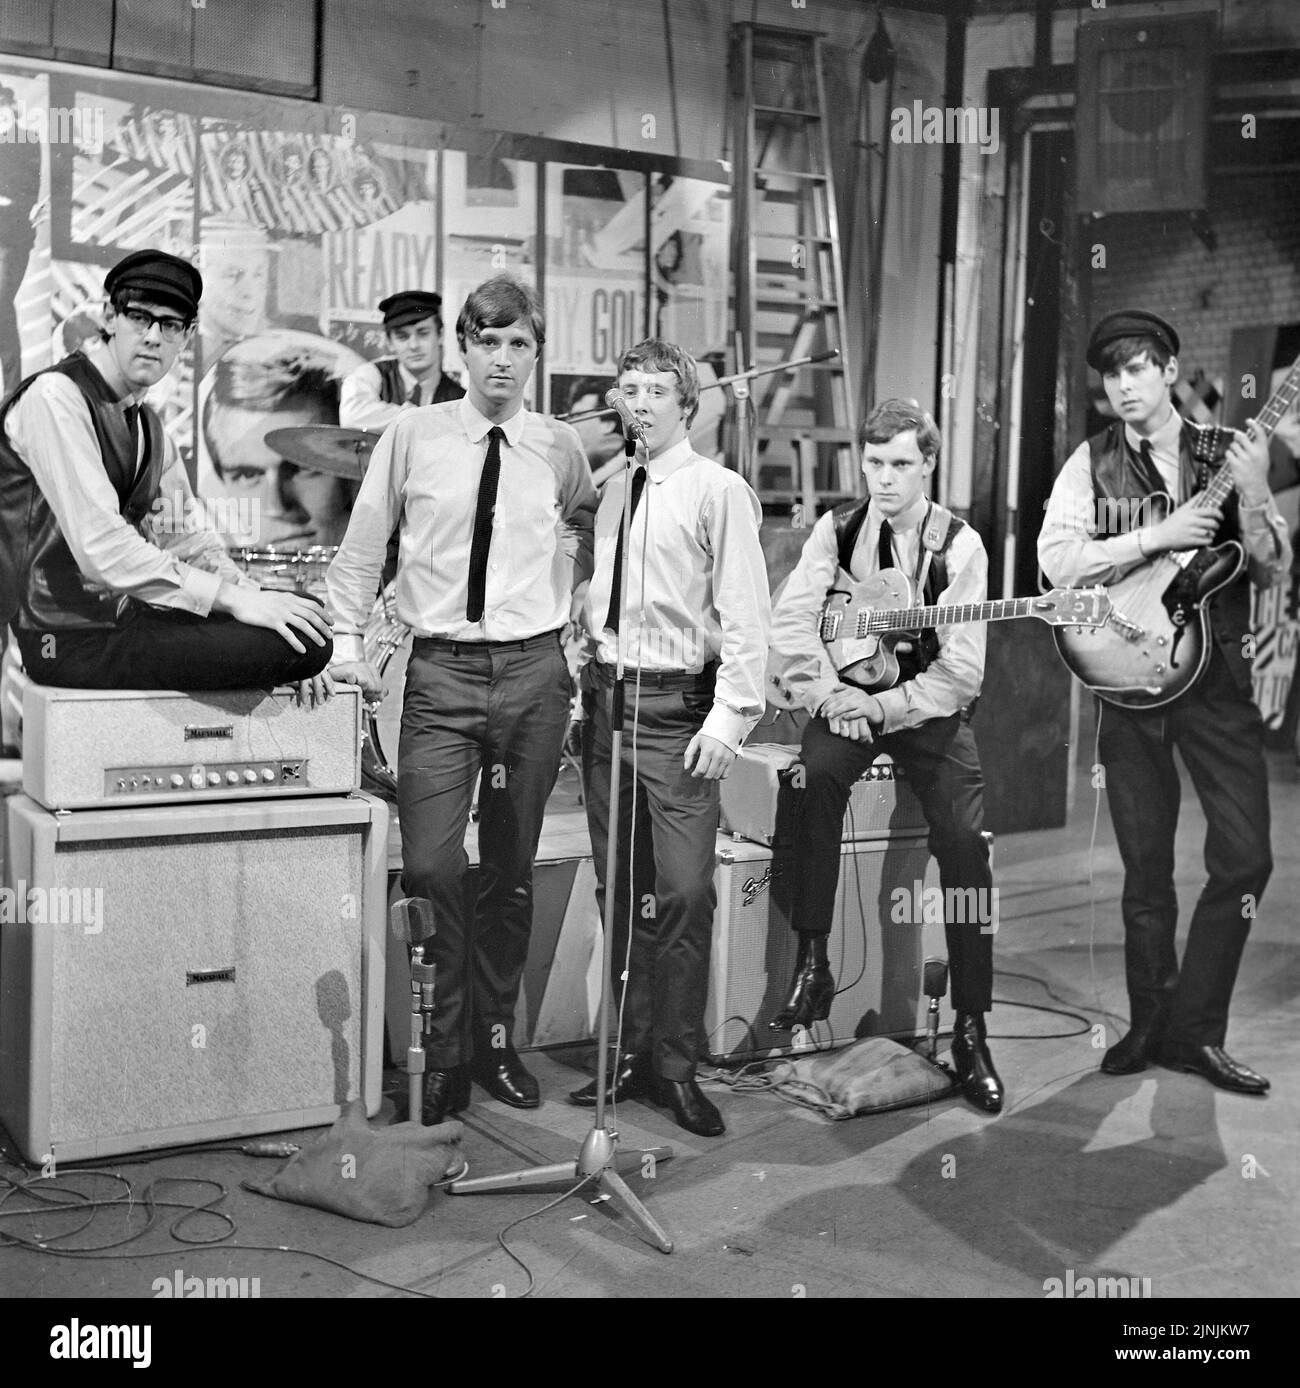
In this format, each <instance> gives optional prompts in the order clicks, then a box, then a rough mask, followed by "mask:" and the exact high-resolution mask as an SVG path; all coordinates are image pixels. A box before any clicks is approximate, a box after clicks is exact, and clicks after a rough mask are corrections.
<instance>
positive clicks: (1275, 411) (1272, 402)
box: [1198, 358, 1300, 507]
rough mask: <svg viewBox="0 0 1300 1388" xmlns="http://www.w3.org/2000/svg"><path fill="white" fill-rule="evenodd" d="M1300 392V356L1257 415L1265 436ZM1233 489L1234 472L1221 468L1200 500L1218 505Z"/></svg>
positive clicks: (1268, 434)
mask: <svg viewBox="0 0 1300 1388" xmlns="http://www.w3.org/2000/svg"><path fill="white" fill-rule="evenodd" d="M1297 394H1300V358H1297V359H1296V360H1295V361H1294V362H1293V363H1292V365H1291V370H1290V371H1288V372H1287V373H1286V379H1285V380H1284V381H1283V382H1282V384H1281V385H1279V386H1278V388H1277V389H1276V390H1275V391H1274V392H1273V394H1272V395H1270V396H1269V398H1268V403H1267V404H1266V405H1265V406H1264V408H1263V409H1262V410H1260V412H1259V413H1258V414H1257V415H1256V416H1255V420H1256V422H1257V423H1258V425H1259V427H1260V428H1261V429H1262V430H1263V431H1264V437H1265V438H1269V437H1271V436H1272V433H1273V430H1274V429H1276V428H1277V426H1278V421H1279V420H1280V419H1281V418H1282V416H1283V415H1284V414H1286V412H1287V411H1288V410H1289V409H1290V408H1291V403H1292V401H1294V399H1295V398H1296V395H1297ZM1231 491H1232V473H1231V472H1230V471H1229V470H1228V469H1227V468H1226V467H1224V468H1220V469H1219V470H1218V472H1216V473H1215V474H1214V476H1213V478H1211V479H1210V482H1209V485H1208V486H1207V487H1206V488H1205V490H1204V491H1203V492H1201V493H1200V495H1199V497H1198V500H1199V501H1200V503H1201V504H1202V505H1203V506H1207V507H1210V506H1218V505H1221V504H1222V503H1223V502H1225V501H1226V500H1227V499H1228V495H1229V493H1231Z"/></svg>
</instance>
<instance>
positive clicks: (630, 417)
mask: <svg viewBox="0 0 1300 1388" xmlns="http://www.w3.org/2000/svg"><path fill="white" fill-rule="evenodd" d="M605 403H606V404H607V405H608V406H609V407H610V409H611V410H614V411H616V412H617V414H618V419H619V423H620V424H622V426H623V434H624V436H625V437H626V438H629V439H631V440H632V441H633V442H635V443H645V426H644V425H643V424H642V423H641V421H640V420H639V419H638V418H637V417H636V415H634V414H633V413H632V407H631V406H630V405H629V404H628V403H627V399H626V398H625V397H624V395H623V392H622V391H621V390H620V389H619V387H618V386H615V387H614V388H613V389H612V390H607V391H606V392H605Z"/></svg>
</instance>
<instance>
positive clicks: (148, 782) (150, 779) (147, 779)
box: [140, 776, 153, 790]
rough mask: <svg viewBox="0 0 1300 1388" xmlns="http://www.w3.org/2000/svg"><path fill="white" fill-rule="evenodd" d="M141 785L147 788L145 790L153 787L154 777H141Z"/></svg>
mask: <svg viewBox="0 0 1300 1388" xmlns="http://www.w3.org/2000/svg"><path fill="white" fill-rule="evenodd" d="M140 784H141V785H142V786H143V787H144V788H145V790H148V789H149V787H150V786H151V785H153V777H152V776H141V777H140Z"/></svg>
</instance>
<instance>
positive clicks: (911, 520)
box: [870, 493, 930, 535]
mask: <svg viewBox="0 0 1300 1388" xmlns="http://www.w3.org/2000/svg"><path fill="white" fill-rule="evenodd" d="M929 504H930V498H929V497H928V496H926V495H925V494H924V493H922V494H921V495H920V496H918V497H917V498H916V500H915V501H914V502H913V503H912V504H911V505H910V506H909V507H908V508H907V510H906V511H903V512H900V513H899V514H898V515H897V516H895V517H893V518H892V519H891V520H890V521H889V528H890V529H891V530H892V531H893V532H894V534H895V535H897V534H899V533H900V532H903V531H908V530H915V529H916V528H917V526H919V525H920V524H921V522H922V521H923V520H924V519H925V512H926V508H927V507H928V506H929ZM870 514H871V518H872V519H873V520H874V521H875V522H876V525H877V526H879V524H880V522H881V521H882V520H885V519H887V518H886V516H885V515H884V514H883V513H882V512H881V510H880V508H879V507H878V506H877V505H876V503H875V502H874V501H873V502H872V503H871V506H870Z"/></svg>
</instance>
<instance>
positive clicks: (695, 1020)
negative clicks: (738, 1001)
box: [569, 339, 770, 1137]
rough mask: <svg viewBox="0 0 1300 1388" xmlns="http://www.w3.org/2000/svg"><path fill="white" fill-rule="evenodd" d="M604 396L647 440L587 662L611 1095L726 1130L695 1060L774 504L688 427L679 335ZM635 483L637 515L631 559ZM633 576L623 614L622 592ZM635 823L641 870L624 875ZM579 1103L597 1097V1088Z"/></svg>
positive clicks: (621, 482) (616, 504)
mask: <svg viewBox="0 0 1300 1388" xmlns="http://www.w3.org/2000/svg"><path fill="white" fill-rule="evenodd" d="M605 399H606V402H607V403H608V404H609V406H610V408H611V409H614V410H617V411H618V416H619V418H620V419H621V420H622V421H623V427H624V429H625V431H626V432H627V435H628V437H629V439H634V440H636V441H637V443H638V444H639V447H638V449H637V457H636V466H635V467H632V468H624V469H623V470H622V471H621V472H619V473H616V474H615V475H614V476H613V477H612V478H611V479H610V481H609V483H608V484H607V486H606V487H605V493H604V496H603V497H602V499H601V503H600V509H599V510H598V511H597V513H596V570H595V573H594V574H593V576H592V581H591V586H590V589H589V590H588V593H587V598H586V602H585V605H584V607H583V611H582V626H583V631H584V635H585V637H586V640H585V642H584V646H585V648H586V650H587V651H589V652H591V653H592V656H593V658H592V659H591V661H590V663H589V664H588V665H587V666H586V668H585V669H584V671H583V673H582V691H583V693H582V703H583V711H584V714H585V719H584V721H583V725H582V726H583V770H584V774H585V776H586V782H587V795H586V801H587V826H588V829H589V831H590V834H591V847H592V861H593V863H594V865H595V868H596V873H597V879H598V886H597V893H596V895H597V899H598V901H599V902H600V907H601V911H602V915H603V912H604V900H605V892H606V891H607V890H609V891H613V892H614V897H615V905H614V912H613V915H614V939H613V941H612V942H611V945H612V947H611V949H610V953H609V959H610V972H611V974H612V976H613V980H614V985H615V987H616V988H617V989H619V990H620V991H624V988H625V993H624V997H623V1005H624V1027H625V1030H624V1033H623V1038H622V1046H621V1048H620V1053H619V1055H618V1057H617V1059H616V1063H615V1065H614V1066H613V1069H612V1072H611V1078H610V1082H609V1092H608V1097H609V1098H610V1099H617V1100H620V1101H621V1100H624V1099H646V1100H649V1101H650V1102H657V1103H659V1104H662V1105H664V1106H666V1107H667V1108H668V1109H669V1111H670V1112H671V1113H672V1115H673V1117H674V1118H675V1119H676V1121H677V1122H678V1124H679V1125H680V1126H681V1127H683V1128H685V1129H686V1130H687V1131H688V1132H693V1133H697V1134H699V1135H700V1136H701V1137H716V1136H718V1135H719V1134H720V1133H722V1132H723V1131H725V1129H724V1125H723V1122H722V1117H721V1115H720V1114H719V1112H718V1110H717V1109H716V1108H715V1107H714V1106H713V1104H712V1103H711V1102H710V1101H709V1100H708V1099H707V1098H706V1097H705V1096H704V1095H703V1094H702V1093H701V1092H700V1089H699V1087H698V1085H697V1084H696V1082H695V1067H696V1063H697V1061H698V1059H699V1056H700V1051H701V1048H702V1046H703V1043H704V1006H705V1001H706V999H707V996H708V987H709V950H710V945H711V941H712V936H713V911H714V906H715V904H716V895H715V891H714V885H713V869H714V844H715V841H716V838H717V832H718V809H719V796H718V781H719V780H720V779H721V777H723V776H725V775H726V774H727V770H728V768H729V767H730V766H731V764H732V762H733V761H734V760H735V757H736V754H737V752H738V751H739V749H740V745H741V743H742V742H743V741H744V739H745V737H746V736H747V734H748V733H749V731H750V729H751V728H752V727H753V726H754V725H755V724H756V723H757V722H758V719H759V717H760V715H761V714H762V712H763V710H764V708H765V707H766V695H765V692H764V678H765V672H766V664H767V628H768V621H769V618H770V601H769V598H768V589H767V569H766V566H765V564H764V560H763V551H762V548H761V547H760V545H759V542H758V527H759V522H760V521H761V520H762V510H761V508H760V506H759V504H758V498H757V497H756V496H755V495H754V493H753V491H752V490H751V489H750V487H749V485H748V484H747V483H746V482H745V480H744V479H743V478H742V477H741V476H740V475H739V473H737V472H734V471H733V470H732V469H730V468H726V467H722V466H720V465H719V464H718V463H715V462H713V461H712V460H711V459H708V458H704V457H701V456H700V455H699V454H698V453H696V452H695V450H694V448H692V446H691V441H690V439H689V437H688V436H687V429H688V427H689V425H690V423H691V421H692V420H693V419H694V418H695V413H696V410H697V408H698V406H699V377H698V375H697V373H696V368H695V363H694V361H692V360H691V358H690V357H689V356H688V355H687V354H686V353H685V352H684V351H682V349H681V348H680V347H677V346H674V345H673V344H672V343H668V342H661V341H658V340H656V339H651V340H649V341H646V342H642V343H640V344H638V345H637V346H635V347H633V348H631V349H630V350H629V351H627V352H625V353H624V355H623V358H622V360H621V361H620V363H619V376H618V387H617V389H615V390H612V391H610V392H609V394H608V395H606V397H605ZM627 487H631V489H632V490H631V493H630V495H629V498H628V499H629V505H630V509H631V514H632V525H631V529H630V531H629V533H628V536H627V541H626V550H627V552H626V554H624V553H623V546H622V543H621V540H622V526H621V522H622V517H623V500H624V495H625V490H624V489H625V488H627ZM624 572H626V574H627V604H626V608H623V607H622V605H621V604H620V602H619V587H620V581H621V578H622V574H623V573H624ZM620 644H621V646H622V649H623V652H624V657H625V662H626V664H625V670H624V674H625V682H626V686H627V690H628V697H627V701H626V708H627V710H628V711H629V715H630V716H631V714H632V711H633V710H634V711H635V720H636V722H635V729H634V736H635V748H636V759H635V762H633V760H632V758H631V755H630V749H629V746H628V744H624V758H625V760H624V761H623V763H622V766H621V773H620V774H621V776H622V777H623V785H622V786H621V787H620V796H619V799H620V802H621V807H620V811H619V814H618V817H617V823H618V866H617V869H616V873H615V879H616V880H615V881H614V882H612V883H607V882H606V881H605V880H604V876H605V870H606V860H607V850H608V844H609V834H610V818H611V815H610V803H609V798H610V797H609V791H610V784H609V782H610V763H611V758H612V755H613V752H612V742H613V739H612V729H613V726H614V718H613V707H614V698H615V679H614V677H615V671H616V667H617V663H618V657H619V649H620ZM634 691H635V692H634ZM634 768H635V774H634ZM624 791H625V792H626V794H624V793H623V792H624ZM633 821H635V828H634V824H633ZM634 833H635V841H636V845H637V849H636V855H635V856H636V879H635V882H629V861H630V859H631V857H632V854H631V844H632V840H633V835H634ZM647 902H653V903H654V910H653V911H648V910H647V909H645V904H646V903H647ZM632 905H634V906H635V909H634V910H631V912H630V911H629V908H630V907H631V906H632ZM629 913H630V914H631V932H632V942H631V956H630V960H629V961H628V962H627V964H626V967H627V982H626V986H625V985H624V983H623V972H624V967H625V957H626V955H627V948H628V928H629V925H628V922H629ZM569 1097H570V1100H571V1101H572V1102H573V1103H575V1104H577V1105H579V1106H580V1107H594V1106H595V1104H596V1101H597V1093H596V1086H595V1084H594V1083H592V1084H588V1085H585V1086H584V1087H583V1088H581V1089H579V1090H576V1091H575V1092H574V1093H573V1094H571V1095H570V1096H569Z"/></svg>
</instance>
